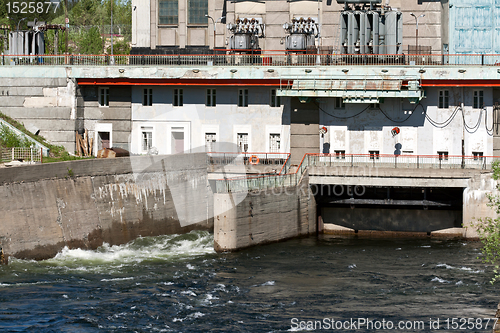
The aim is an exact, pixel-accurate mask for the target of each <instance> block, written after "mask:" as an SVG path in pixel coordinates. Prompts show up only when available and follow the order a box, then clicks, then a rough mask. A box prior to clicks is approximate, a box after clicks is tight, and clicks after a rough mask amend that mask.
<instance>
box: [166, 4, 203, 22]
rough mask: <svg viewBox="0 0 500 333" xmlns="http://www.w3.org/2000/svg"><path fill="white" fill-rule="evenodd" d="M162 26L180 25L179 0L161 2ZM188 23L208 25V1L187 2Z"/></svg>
mask: <svg viewBox="0 0 500 333" xmlns="http://www.w3.org/2000/svg"><path fill="white" fill-rule="evenodd" d="M158 9H159V14H158V21H159V23H160V24H178V23H179V0H160V2H159V4H158ZM187 12H188V17H187V23H188V24H202V25H207V23H208V22H207V17H206V16H205V15H206V14H208V0H188V1H187Z"/></svg>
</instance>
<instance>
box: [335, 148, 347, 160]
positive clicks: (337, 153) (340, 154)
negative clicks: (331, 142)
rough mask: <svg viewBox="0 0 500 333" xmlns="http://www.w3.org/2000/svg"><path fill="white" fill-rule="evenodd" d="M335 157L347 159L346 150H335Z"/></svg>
mask: <svg viewBox="0 0 500 333" xmlns="http://www.w3.org/2000/svg"><path fill="white" fill-rule="evenodd" d="M335 158H336V159H338V160H339V159H340V160H345V150H335Z"/></svg>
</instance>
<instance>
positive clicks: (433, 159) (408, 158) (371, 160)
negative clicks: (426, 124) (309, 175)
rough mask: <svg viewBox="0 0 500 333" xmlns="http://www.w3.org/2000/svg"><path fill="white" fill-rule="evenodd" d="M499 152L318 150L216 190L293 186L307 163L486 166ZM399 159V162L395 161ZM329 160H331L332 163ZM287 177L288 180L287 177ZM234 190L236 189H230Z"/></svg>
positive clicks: (231, 180)
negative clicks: (285, 167)
mask: <svg viewBox="0 0 500 333" xmlns="http://www.w3.org/2000/svg"><path fill="white" fill-rule="evenodd" d="M322 159H323V160H322ZM495 160H500V156H471V155H463V156H462V155H391V154H343V155H337V154H322V153H306V154H304V156H303V157H302V160H301V161H300V163H299V165H298V166H297V169H296V170H295V171H294V172H292V173H284V174H283V173H281V171H280V173H279V174H275V175H269V174H265V175H259V176H250V177H246V176H243V177H235V178H227V179H217V180H216V183H217V184H218V185H216V192H217V193H227V192H236V191H238V190H246V191H250V190H262V189H265V188H273V187H278V186H295V185H297V184H298V182H299V181H300V178H301V176H302V174H303V173H304V171H305V170H306V169H307V167H309V166H341V167H359V166H361V167H366V166H368V167H381V168H398V167H399V168H415V169H430V168H432V169H438V168H439V169H442V168H448V169H449V168H463V169H481V170H484V169H489V168H491V164H492V162H493V161H495ZM398 161H399V162H398ZM332 162H333V163H332ZM287 180H288V181H287ZM234 190H236V191H234Z"/></svg>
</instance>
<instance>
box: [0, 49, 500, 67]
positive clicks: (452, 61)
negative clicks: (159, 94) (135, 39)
mask: <svg viewBox="0 0 500 333" xmlns="http://www.w3.org/2000/svg"><path fill="white" fill-rule="evenodd" d="M0 65H25V66H43V65H48V66H113V65H119V66H276V67H279V66H316V65H323V66H374V65H380V66H460V65H479V66H500V54H336V53H333V54H306V53H305V52H304V53H300V52H298V53H288V52H285V51H273V50H269V51H266V50H264V51H261V52H260V53H258V54H252V53H233V52H231V51H227V50H216V54H213V53H212V54H174V55H172V54H163V55H113V56H110V55H80V54H71V55H32V56H27V55H2V57H1V61H0Z"/></svg>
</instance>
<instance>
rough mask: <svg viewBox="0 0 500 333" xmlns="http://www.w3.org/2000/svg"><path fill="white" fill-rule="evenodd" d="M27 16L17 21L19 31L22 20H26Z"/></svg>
mask: <svg viewBox="0 0 500 333" xmlns="http://www.w3.org/2000/svg"><path fill="white" fill-rule="evenodd" d="M26 19H27V17H23V18H22V19H20V20H19V22H18V23H17V31H19V26H20V25H21V22H22V21H24V20H26Z"/></svg>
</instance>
